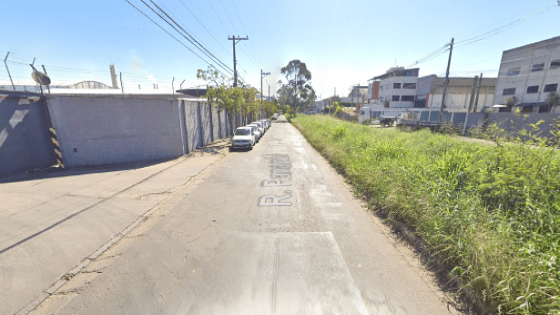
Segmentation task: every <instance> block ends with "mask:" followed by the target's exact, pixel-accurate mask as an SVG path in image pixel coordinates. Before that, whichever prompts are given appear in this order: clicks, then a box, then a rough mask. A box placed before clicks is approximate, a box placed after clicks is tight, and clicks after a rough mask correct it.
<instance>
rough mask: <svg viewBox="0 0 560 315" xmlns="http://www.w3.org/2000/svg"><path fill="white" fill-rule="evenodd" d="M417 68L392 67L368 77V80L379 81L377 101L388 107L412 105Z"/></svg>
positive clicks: (408, 106) (414, 96) (409, 106)
mask: <svg viewBox="0 0 560 315" xmlns="http://www.w3.org/2000/svg"><path fill="white" fill-rule="evenodd" d="M419 70H420V69H418V68H414V69H405V68H404V67H394V68H391V69H389V70H387V72H386V73H385V74H383V75H380V76H377V77H374V78H372V79H370V80H369V81H370V82H376V81H378V82H379V95H378V103H379V104H387V105H388V107H389V108H411V107H414V103H415V99H416V85H417V84H418V73H419Z"/></svg>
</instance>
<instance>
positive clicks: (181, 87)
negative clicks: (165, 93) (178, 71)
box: [179, 80, 185, 91]
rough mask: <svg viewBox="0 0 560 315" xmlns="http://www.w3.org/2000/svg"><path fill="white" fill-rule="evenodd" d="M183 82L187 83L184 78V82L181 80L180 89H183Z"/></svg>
mask: <svg viewBox="0 0 560 315" xmlns="http://www.w3.org/2000/svg"><path fill="white" fill-rule="evenodd" d="M183 83H185V80H183V82H181V84H180V85H179V90H181V91H182V90H183Z"/></svg>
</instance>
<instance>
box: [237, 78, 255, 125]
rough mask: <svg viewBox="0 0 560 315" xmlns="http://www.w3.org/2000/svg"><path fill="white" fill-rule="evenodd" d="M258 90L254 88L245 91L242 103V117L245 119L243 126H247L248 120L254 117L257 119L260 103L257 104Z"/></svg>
mask: <svg viewBox="0 0 560 315" xmlns="http://www.w3.org/2000/svg"><path fill="white" fill-rule="evenodd" d="M257 93H258V91H257V89H255V88H254V87H247V88H244V89H243V102H242V103H241V106H240V107H241V116H242V117H243V120H244V122H243V124H244V125H246V124H247V118H248V117H252V118H251V119H255V114H256V113H257V111H258V108H259V103H258V102H257Z"/></svg>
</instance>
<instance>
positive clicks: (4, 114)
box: [0, 93, 56, 175]
mask: <svg viewBox="0 0 560 315" xmlns="http://www.w3.org/2000/svg"><path fill="white" fill-rule="evenodd" d="M29 97H31V98H32V99H30V98H29ZM45 106H46V105H45V103H44V102H38V97H37V96H36V95H30V94H26V93H7V94H3V96H0V175H6V174H10V173H16V172H22V171H28V170H33V169H38V168H46V167H50V166H52V165H55V164H56V157H55V155H54V151H53V147H52V146H51V143H52V142H51V136H50V132H49V127H50V123H49V117H48V111H47V110H46V107H45Z"/></svg>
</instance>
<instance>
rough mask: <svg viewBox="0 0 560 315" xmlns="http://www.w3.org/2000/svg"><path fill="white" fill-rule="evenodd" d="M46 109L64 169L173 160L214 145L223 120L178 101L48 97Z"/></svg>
mask: <svg viewBox="0 0 560 315" xmlns="http://www.w3.org/2000/svg"><path fill="white" fill-rule="evenodd" d="M48 108H49V112H50V114H51V118H52V122H53V125H54V126H55V128H56V129H57V130H58V134H59V142H60V146H61V149H62V153H63V158H64V163H65V165H66V166H67V167H72V166H81V165H103V164H114V163H126V162H138V161H154V160H164V159H171V158H176V157H178V156H181V155H182V154H185V153H188V152H190V151H192V150H195V149H197V148H200V147H202V146H205V145H207V144H209V143H210V142H212V141H215V140H218V139H219V138H220V122H221V121H220V119H222V118H225V113H222V117H220V118H218V113H217V110H216V109H215V108H213V107H211V106H210V105H209V104H208V103H204V102H200V101H191V100H186V99H181V98H180V97H177V96H167V97H162V96H150V95H134V96H126V97H124V98H123V97H122V96H108V95H101V96H95V95H90V96H52V97H50V98H49V100H48ZM211 111H212V114H210V112H211ZM210 119H212V121H211V120H210ZM226 132H227V129H225V126H223V128H222V134H221V136H222V137H226Z"/></svg>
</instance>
